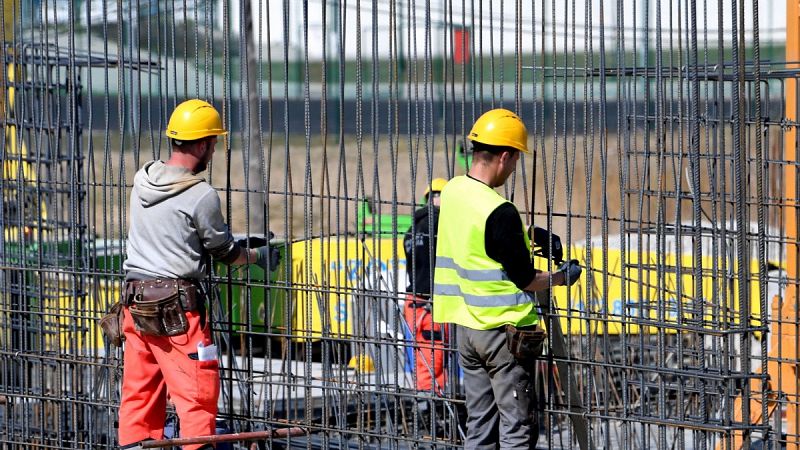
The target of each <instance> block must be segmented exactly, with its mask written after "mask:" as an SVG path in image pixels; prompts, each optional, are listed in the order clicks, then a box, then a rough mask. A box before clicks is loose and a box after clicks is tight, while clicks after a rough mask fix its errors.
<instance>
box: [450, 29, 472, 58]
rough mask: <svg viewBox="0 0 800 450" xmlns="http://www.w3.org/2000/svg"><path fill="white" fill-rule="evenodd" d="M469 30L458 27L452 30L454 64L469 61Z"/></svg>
mask: <svg viewBox="0 0 800 450" xmlns="http://www.w3.org/2000/svg"><path fill="white" fill-rule="evenodd" d="M469 40H470V36H469V30H468V29H466V28H460V29H456V30H454V31H453V61H454V62H455V63H456V64H467V63H469V57H470V51H469V50H470V49H469Z"/></svg>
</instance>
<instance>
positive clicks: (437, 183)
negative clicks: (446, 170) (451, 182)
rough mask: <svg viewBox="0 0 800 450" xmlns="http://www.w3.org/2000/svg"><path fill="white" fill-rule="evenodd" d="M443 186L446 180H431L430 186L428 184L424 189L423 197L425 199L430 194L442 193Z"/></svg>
mask: <svg viewBox="0 0 800 450" xmlns="http://www.w3.org/2000/svg"><path fill="white" fill-rule="evenodd" d="M445 184H447V180H445V179H444V178H434V179H432V180H431V184H429V185H428V187H427V188H425V194H423V197H425V198H427V197H428V194H430V193H431V192H442V189H444V185H445Z"/></svg>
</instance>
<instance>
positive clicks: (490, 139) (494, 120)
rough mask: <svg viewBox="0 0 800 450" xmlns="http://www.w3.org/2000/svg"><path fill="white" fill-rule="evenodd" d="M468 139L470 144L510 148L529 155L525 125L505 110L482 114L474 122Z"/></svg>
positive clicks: (517, 117) (499, 109)
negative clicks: (478, 143) (476, 143)
mask: <svg viewBox="0 0 800 450" xmlns="http://www.w3.org/2000/svg"><path fill="white" fill-rule="evenodd" d="M468 138H469V140H470V141H472V142H480V143H481V144H486V145H494V146H500V147H512V148H515V149H517V150H519V151H521V152H523V153H530V150H528V130H526V129H525V124H524V123H522V119H520V118H519V116H517V115H516V114H514V113H513V112H511V111H509V110H507V109H502V108H498V109H493V110H491V111H487V112H485V113H483V115H482V116H480V117H478V120H476V121H475V125H473V126H472V131H470V132H469V137H468Z"/></svg>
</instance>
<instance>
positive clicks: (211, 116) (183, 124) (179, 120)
mask: <svg viewBox="0 0 800 450" xmlns="http://www.w3.org/2000/svg"><path fill="white" fill-rule="evenodd" d="M225 134H228V132H227V131H225V129H224V128H222V119H221V118H220V117H219V113H218V112H217V109H216V108H214V107H213V106H211V104H209V103H208V102H204V101H202V100H199V99H192V100H186V101H185V102H183V103H181V104H180V105H178V107H177V108H175V111H173V112H172V116H170V118H169V124H168V125H167V131H166V135H167V137H168V138H170V139H177V140H179V141H194V140H196V139H202V138H204V137H207V136H222V135H225Z"/></svg>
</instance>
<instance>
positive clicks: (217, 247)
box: [123, 161, 239, 280]
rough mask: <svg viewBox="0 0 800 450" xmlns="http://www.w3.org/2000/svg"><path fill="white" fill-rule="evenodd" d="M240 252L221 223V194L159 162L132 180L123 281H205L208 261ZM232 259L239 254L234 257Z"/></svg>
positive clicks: (191, 176) (190, 174) (184, 173)
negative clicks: (158, 279)
mask: <svg viewBox="0 0 800 450" xmlns="http://www.w3.org/2000/svg"><path fill="white" fill-rule="evenodd" d="M234 251H235V252H237V253H238V251H239V246H238V245H235V244H234V241H233V236H232V235H231V232H230V230H229V229H228V226H227V225H226V224H225V220H224V219H223V218H222V211H221V209H220V202H219V195H218V194H217V191H215V190H214V188H213V187H211V185H210V184H208V183H207V182H206V181H205V180H204V179H203V178H202V177H199V176H197V175H194V174H192V173H191V172H190V171H188V170H186V169H184V168H182V167H176V166H168V165H166V164H164V163H163V162H162V161H151V162H149V163H147V164H145V165H144V166H143V167H142V168H141V169H140V170H139V171H138V172H136V176H135V177H134V178H133V190H132V191H131V209H130V228H129V230H128V255H127V256H128V257H127V259H126V260H125V263H124V265H123V268H124V269H125V273H126V279H128V280H131V279H143V278H158V277H160V278H184V279H198V280H199V279H202V278H204V277H205V273H206V269H207V267H206V264H208V261H209V258H208V256H209V255H210V256H212V257H214V258H215V259H225V260H227V259H230V257H231V254H232V253H233V252H234ZM235 256H238V255H233V257H234V258H235Z"/></svg>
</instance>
